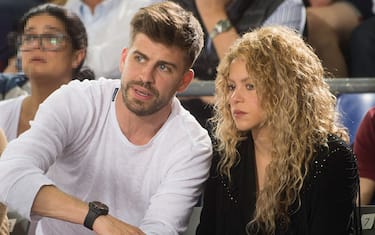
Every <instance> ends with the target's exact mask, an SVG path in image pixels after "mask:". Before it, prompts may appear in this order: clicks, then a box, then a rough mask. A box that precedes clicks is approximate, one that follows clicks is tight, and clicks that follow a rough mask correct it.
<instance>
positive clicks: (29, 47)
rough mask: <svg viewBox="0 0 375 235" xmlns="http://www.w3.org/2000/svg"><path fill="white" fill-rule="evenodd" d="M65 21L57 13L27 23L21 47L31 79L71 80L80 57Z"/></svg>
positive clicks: (26, 69) (32, 19)
mask: <svg viewBox="0 0 375 235" xmlns="http://www.w3.org/2000/svg"><path fill="white" fill-rule="evenodd" d="M70 40H71V39H70V38H69V36H68V35H67V33H66V30H65V27H64V24H63V23H62V22H61V21H60V20H59V19H57V18H55V17H54V16H50V15H47V14H41V15H36V16H33V17H31V18H30V19H29V20H28V21H27V22H26V25H25V28H24V32H23V35H22V39H21V45H20V51H21V58H22V69H23V71H24V72H25V74H26V75H27V76H28V77H29V78H30V79H31V80H33V79H42V78H43V77H46V78H48V79H49V80H51V77H56V78H57V79H69V80H71V76H72V70H73V68H75V67H77V66H78V65H79V61H80V58H79V56H77V52H74V51H73V49H72V44H71V41H70Z"/></svg>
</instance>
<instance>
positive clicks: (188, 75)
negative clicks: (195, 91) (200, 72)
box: [177, 69, 194, 92]
mask: <svg viewBox="0 0 375 235" xmlns="http://www.w3.org/2000/svg"><path fill="white" fill-rule="evenodd" d="M193 78H194V70H192V69H189V70H188V71H186V72H185V73H184V75H183V78H182V80H181V82H180V86H179V87H178V89H177V92H183V91H184V90H186V88H187V87H188V86H189V84H190V82H191V81H192V80H193Z"/></svg>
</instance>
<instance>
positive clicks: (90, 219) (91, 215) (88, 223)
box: [83, 209, 100, 230]
mask: <svg viewBox="0 0 375 235" xmlns="http://www.w3.org/2000/svg"><path fill="white" fill-rule="evenodd" d="M99 216H100V215H98V214H97V213H95V212H94V211H93V210H91V209H89V212H88V213H87V215H86V218H85V221H84V222H83V225H84V226H85V227H86V228H88V229H91V230H92V226H93V225H94V222H95V220H96V218H98V217H99Z"/></svg>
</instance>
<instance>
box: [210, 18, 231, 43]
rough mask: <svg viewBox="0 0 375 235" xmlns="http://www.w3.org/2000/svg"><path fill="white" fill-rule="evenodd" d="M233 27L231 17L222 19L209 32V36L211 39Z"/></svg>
mask: <svg viewBox="0 0 375 235" xmlns="http://www.w3.org/2000/svg"><path fill="white" fill-rule="evenodd" d="M232 27H233V26H232V23H231V22H230V20H229V19H227V18H226V19H221V20H219V21H218V22H217V23H216V24H215V26H214V28H213V29H212V30H211V32H210V33H209V37H210V38H211V39H214V38H215V37H216V36H217V35H219V34H221V33H224V32H227V31H229V30H230V29H231V28H232Z"/></svg>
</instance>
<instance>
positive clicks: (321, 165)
mask: <svg viewBox="0 0 375 235" xmlns="http://www.w3.org/2000/svg"><path fill="white" fill-rule="evenodd" d="M311 170H312V172H311V174H312V176H313V178H315V179H316V178H320V176H321V175H322V176H325V177H324V178H327V177H332V178H336V179H339V178H342V179H344V178H345V179H348V178H352V179H355V178H357V176H358V169H357V160H356V157H355V155H354V153H353V151H352V148H351V147H350V146H349V144H347V143H346V142H345V141H344V140H342V139H341V138H340V137H338V136H336V135H333V134H329V135H328V138H327V144H325V145H320V146H319V147H318V149H317V152H316V155H315V157H314V159H313V161H312V168H311Z"/></svg>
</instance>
